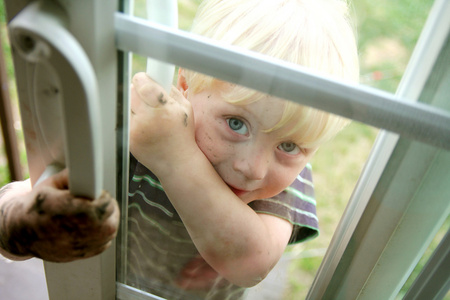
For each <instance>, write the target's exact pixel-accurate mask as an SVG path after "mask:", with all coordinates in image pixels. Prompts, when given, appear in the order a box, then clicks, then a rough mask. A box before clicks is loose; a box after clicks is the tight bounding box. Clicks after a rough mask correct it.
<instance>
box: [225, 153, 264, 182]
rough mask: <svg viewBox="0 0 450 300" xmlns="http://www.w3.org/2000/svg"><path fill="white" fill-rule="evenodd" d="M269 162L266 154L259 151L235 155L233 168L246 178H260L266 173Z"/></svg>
mask: <svg viewBox="0 0 450 300" xmlns="http://www.w3.org/2000/svg"><path fill="white" fill-rule="evenodd" d="M269 164H270V159H269V157H268V155H265V153H263V151H261V152H259V153H249V154H248V155H241V156H239V157H237V158H236V159H235V161H234V163H233V168H234V170H235V171H236V172H238V173H241V174H242V175H244V176H245V178H246V179H247V180H262V179H263V178H264V177H265V176H266V174H267V171H268V169H269Z"/></svg>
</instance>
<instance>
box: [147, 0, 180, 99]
mask: <svg viewBox="0 0 450 300" xmlns="http://www.w3.org/2000/svg"><path fill="white" fill-rule="evenodd" d="M177 5H178V3H177V0H147V19H148V20H150V21H153V22H156V23H159V24H162V25H166V26H169V27H172V28H178V6H177ZM174 72H175V66H174V65H172V64H168V63H166V62H162V61H158V60H155V59H153V58H147V74H148V75H149V76H150V77H151V78H153V79H154V80H155V81H156V82H158V83H159V84H160V85H161V86H162V87H163V88H164V89H165V90H166V91H167V92H168V93H170V90H171V88H172V82H173V76H174Z"/></svg>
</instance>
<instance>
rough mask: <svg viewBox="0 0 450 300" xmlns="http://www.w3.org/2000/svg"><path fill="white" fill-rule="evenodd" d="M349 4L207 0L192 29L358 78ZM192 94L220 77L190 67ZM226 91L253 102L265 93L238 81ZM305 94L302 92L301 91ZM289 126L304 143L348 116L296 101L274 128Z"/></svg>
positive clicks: (313, 142)
mask: <svg viewBox="0 0 450 300" xmlns="http://www.w3.org/2000/svg"><path fill="white" fill-rule="evenodd" d="M349 20H350V19H349V15H348V8H347V4H346V2H344V1H341V0H205V1H203V2H202V4H201V5H200V7H199V9H198V12H197V15H196V18H195V20H194V24H193V27H192V32H193V33H196V34H200V35H203V36H206V37H208V38H211V39H214V40H218V41H220V43H225V44H229V45H235V46H238V47H242V48H245V49H248V50H252V51H256V52H260V53H263V54H266V55H269V56H271V57H275V58H279V59H282V60H285V61H289V62H292V63H295V64H299V65H302V66H304V67H306V68H309V69H311V70H314V71H315V72H319V73H322V74H326V75H331V76H334V77H336V78H339V79H342V80H345V81H350V82H357V81H358V78H359V64H358V55H357V50H356V41H355V35H354V32H353V27H352V25H351V23H350V21H349ZM185 75H186V82H187V84H188V86H189V90H190V92H191V93H198V92H201V91H202V90H204V89H207V88H210V87H213V86H214V84H215V83H217V82H218V80H217V79H215V78H211V77H209V76H206V75H203V74H200V73H196V72H191V71H186V72H185ZM228 86H231V87H230V88H227V89H226V90H225V91H224V92H223V96H224V99H225V100H226V101H229V102H231V103H235V104H239V103H249V102H253V101H257V100H259V99H261V98H262V97H264V96H266V95H265V94H263V93H260V92H257V91H254V90H251V89H248V88H245V87H242V86H239V85H228ZM299 97H301V95H299ZM292 122H294V123H295V125H294V126H290V128H291V129H290V130H289V132H290V134H291V135H292V134H294V135H295V134H296V133H298V134H296V135H297V136H298V140H299V141H300V143H301V144H302V145H303V146H304V147H311V148H313V147H317V146H318V145H320V144H322V143H323V142H325V141H327V140H329V139H330V138H332V137H333V136H334V135H335V134H336V133H337V132H338V131H340V130H341V129H342V128H343V127H344V126H345V125H346V124H347V123H348V120H346V119H344V118H341V117H338V116H336V115H332V114H329V113H325V112H323V111H319V110H317V109H313V108H310V107H305V106H302V105H298V104H295V103H292V102H289V103H288V104H287V105H286V108H285V112H284V115H283V117H282V119H281V121H280V122H279V124H277V125H276V126H275V127H274V128H273V129H272V130H277V129H279V128H282V127H283V126H285V125H287V124H292Z"/></svg>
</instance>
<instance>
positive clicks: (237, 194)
mask: <svg viewBox="0 0 450 300" xmlns="http://www.w3.org/2000/svg"><path fill="white" fill-rule="evenodd" d="M227 185H228V187H229V188H230V190H231V191H232V192H233V193H234V194H235V195H236V196H238V197H240V196H242V195H244V194H245V193H248V191H246V190H241V189H238V188H235V187H234V186H231V185H229V184H227Z"/></svg>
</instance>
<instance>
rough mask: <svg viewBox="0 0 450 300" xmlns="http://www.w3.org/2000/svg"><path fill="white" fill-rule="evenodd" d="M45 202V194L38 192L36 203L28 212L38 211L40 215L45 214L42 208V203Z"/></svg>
mask: <svg viewBox="0 0 450 300" xmlns="http://www.w3.org/2000/svg"><path fill="white" fill-rule="evenodd" d="M44 202H45V195H44V194H38V195H37V196H36V201H35V203H34V205H33V206H32V207H31V208H30V209H29V210H28V213H29V214H30V213H33V212H37V213H38V214H40V215H43V214H45V210H44V209H43V208H42V205H43V204H44Z"/></svg>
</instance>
